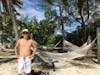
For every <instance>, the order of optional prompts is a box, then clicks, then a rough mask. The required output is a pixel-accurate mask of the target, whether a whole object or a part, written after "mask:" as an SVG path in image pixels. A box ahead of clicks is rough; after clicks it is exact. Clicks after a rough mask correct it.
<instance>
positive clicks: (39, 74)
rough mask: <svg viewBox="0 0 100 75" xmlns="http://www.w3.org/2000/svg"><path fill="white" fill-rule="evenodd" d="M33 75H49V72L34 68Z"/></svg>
mask: <svg viewBox="0 0 100 75" xmlns="http://www.w3.org/2000/svg"><path fill="white" fill-rule="evenodd" d="M31 75H49V72H42V71H38V72H34V70H32V71H31Z"/></svg>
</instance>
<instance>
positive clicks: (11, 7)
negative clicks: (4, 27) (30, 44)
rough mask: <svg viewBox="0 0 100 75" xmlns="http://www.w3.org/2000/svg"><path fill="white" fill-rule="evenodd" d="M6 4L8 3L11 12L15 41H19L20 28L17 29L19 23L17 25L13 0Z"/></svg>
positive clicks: (7, 0) (7, 1)
mask: <svg viewBox="0 0 100 75" xmlns="http://www.w3.org/2000/svg"><path fill="white" fill-rule="evenodd" d="M6 3H7V8H8V11H9V15H10V18H11V20H12V24H13V30H14V33H15V39H16V40H18V27H17V23H16V16H15V13H14V10H13V8H14V7H13V5H12V0H6Z"/></svg>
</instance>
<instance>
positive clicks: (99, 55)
mask: <svg viewBox="0 0 100 75" xmlns="http://www.w3.org/2000/svg"><path fill="white" fill-rule="evenodd" d="M97 47H98V51H97V58H98V63H99V64H100V27H97Z"/></svg>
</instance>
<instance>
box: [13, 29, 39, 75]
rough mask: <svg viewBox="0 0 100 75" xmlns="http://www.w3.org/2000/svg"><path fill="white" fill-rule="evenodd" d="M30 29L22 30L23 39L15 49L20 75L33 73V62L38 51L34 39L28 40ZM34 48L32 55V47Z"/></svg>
mask: <svg viewBox="0 0 100 75" xmlns="http://www.w3.org/2000/svg"><path fill="white" fill-rule="evenodd" d="M28 35H29V32H28V29H23V30H22V36H23V38H21V39H19V40H18V41H17V43H16V45H15V47H14V50H15V55H16V58H17V59H18V75H21V74H22V73H23V72H24V73H25V75H29V74H30V72H31V60H32V59H33V58H34V55H35V53H36V51H37V45H36V44H35V42H34V41H33V40H32V39H29V38H28ZM31 46H33V48H34V51H33V53H32V54H31V51H30V47H31Z"/></svg>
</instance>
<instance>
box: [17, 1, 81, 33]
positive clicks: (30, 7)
mask: <svg viewBox="0 0 100 75" xmlns="http://www.w3.org/2000/svg"><path fill="white" fill-rule="evenodd" d="M22 1H23V6H22V8H21V9H20V8H16V9H17V11H18V12H19V13H20V14H21V15H22V16H28V17H29V19H31V18H33V17H36V18H37V19H38V20H42V19H43V18H44V10H43V8H42V7H41V6H40V5H39V3H40V1H41V0H22ZM54 9H55V10H56V11H58V10H59V9H58V8H55V7H54ZM18 18H19V17H18ZM77 25H79V24H78V23H74V25H72V26H71V27H69V26H66V27H65V30H66V31H68V32H70V31H73V30H75V29H76V27H77Z"/></svg>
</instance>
